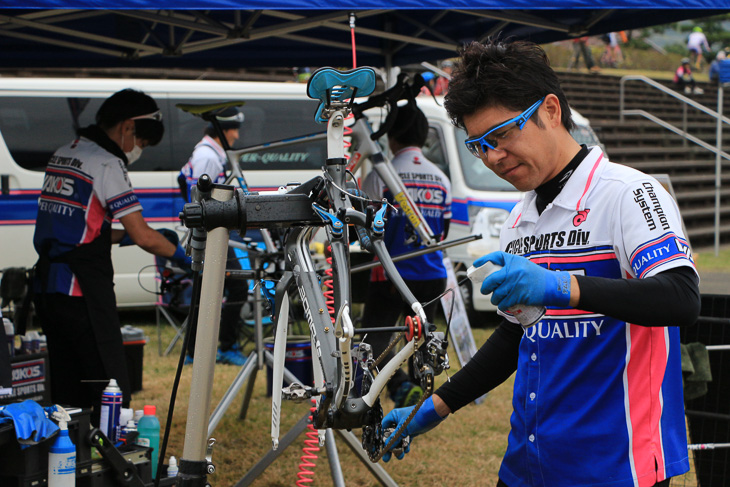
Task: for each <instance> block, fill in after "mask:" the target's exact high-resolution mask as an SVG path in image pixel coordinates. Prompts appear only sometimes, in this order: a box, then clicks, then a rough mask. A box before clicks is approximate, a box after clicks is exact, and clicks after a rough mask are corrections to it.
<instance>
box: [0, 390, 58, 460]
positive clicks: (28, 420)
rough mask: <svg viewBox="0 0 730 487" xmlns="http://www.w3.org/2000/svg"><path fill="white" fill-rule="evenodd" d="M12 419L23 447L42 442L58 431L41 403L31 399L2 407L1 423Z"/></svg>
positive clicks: (0, 409) (0, 412) (0, 410)
mask: <svg viewBox="0 0 730 487" xmlns="http://www.w3.org/2000/svg"><path fill="white" fill-rule="evenodd" d="M10 421H12V422H13V424H14V425H15V436H17V438H18V443H20V448H21V449H25V448H28V447H29V446H32V445H35V444H37V443H40V442H41V441H43V440H45V439H46V438H49V437H51V436H53V435H54V434H55V433H56V431H58V426H57V425H56V423H54V422H53V421H51V420H50V419H48V418H46V413H45V411H44V410H43V408H42V407H41V406H40V404H38V403H37V402H35V401H32V400H30V399H26V400H25V401H23V402H18V403H13V404H8V405H7V406H2V408H0V424H2V423H6V422H10Z"/></svg>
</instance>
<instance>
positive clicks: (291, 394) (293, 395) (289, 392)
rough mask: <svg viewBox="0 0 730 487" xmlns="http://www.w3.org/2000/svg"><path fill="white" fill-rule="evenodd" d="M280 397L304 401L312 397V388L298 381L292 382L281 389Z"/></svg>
mask: <svg viewBox="0 0 730 487" xmlns="http://www.w3.org/2000/svg"><path fill="white" fill-rule="evenodd" d="M281 395H282V399H286V400H288V401H294V402H302V401H306V400H307V399H309V398H310V397H312V388H311V387H308V386H304V385H302V384H300V383H299V382H292V383H291V384H289V385H288V386H286V387H284V388H282V389H281Z"/></svg>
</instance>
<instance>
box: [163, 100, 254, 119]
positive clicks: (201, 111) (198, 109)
mask: <svg viewBox="0 0 730 487" xmlns="http://www.w3.org/2000/svg"><path fill="white" fill-rule="evenodd" d="M245 104H246V102H245V101H224V102H221V103H206V104H203V105H195V104H190V103H178V104H176V105H175V106H176V107H177V108H179V109H180V110H182V111H183V112H186V113H190V114H191V115H195V116H196V117H200V118H202V119H203V120H206V121H208V122H210V121H211V120H213V117H215V116H216V115H218V114H220V113H221V112H222V111H223V110H225V109H226V108H228V107H241V106H243V105H245Z"/></svg>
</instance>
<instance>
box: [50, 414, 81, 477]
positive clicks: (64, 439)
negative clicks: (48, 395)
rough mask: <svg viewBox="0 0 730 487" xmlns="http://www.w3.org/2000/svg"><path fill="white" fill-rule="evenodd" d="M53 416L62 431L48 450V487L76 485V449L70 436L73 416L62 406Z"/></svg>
mask: <svg viewBox="0 0 730 487" xmlns="http://www.w3.org/2000/svg"><path fill="white" fill-rule="evenodd" d="M56 407H57V408H58V410H57V411H55V412H54V413H53V414H52V415H51V416H52V417H53V418H54V419H56V420H57V421H58V427H59V428H60V431H59V432H58V435H57V436H56V439H55V440H54V442H53V445H51V447H50V448H49V449H48V487H74V486H75V485H76V447H75V446H74V444H73V442H72V441H71V438H70V437H69V436H68V422H69V421H71V416H69V414H68V413H67V412H66V410H65V409H63V408H62V407H61V406H56Z"/></svg>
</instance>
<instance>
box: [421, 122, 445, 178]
mask: <svg viewBox="0 0 730 487" xmlns="http://www.w3.org/2000/svg"><path fill="white" fill-rule="evenodd" d="M423 155H424V156H426V159H428V160H429V161H431V162H433V163H434V164H436V166H438V168H439V169H441V170H442V171H443V172H444V174H446V177H448V178H451V174H450V172H449V164H448V161H447V160H446V153H445V152H444V136H443V133H442V132H441V128H440V127H438V126H434V125H431V126H430V127H429V128H428V137H427V138H426V143H425V144H424V145H423Z"/></svg>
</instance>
